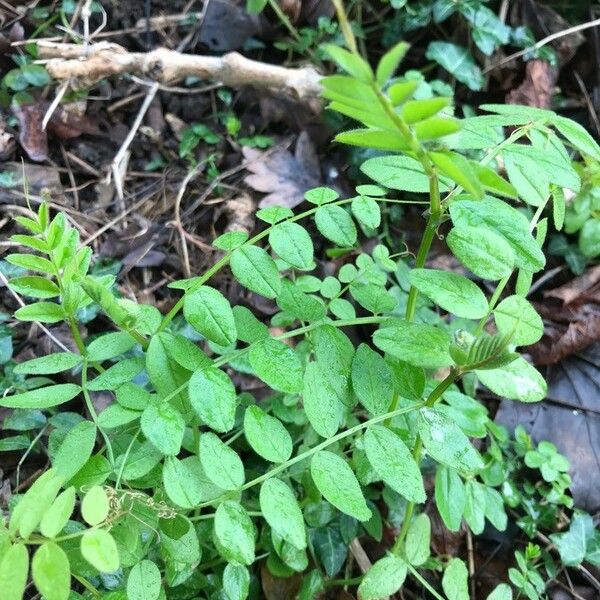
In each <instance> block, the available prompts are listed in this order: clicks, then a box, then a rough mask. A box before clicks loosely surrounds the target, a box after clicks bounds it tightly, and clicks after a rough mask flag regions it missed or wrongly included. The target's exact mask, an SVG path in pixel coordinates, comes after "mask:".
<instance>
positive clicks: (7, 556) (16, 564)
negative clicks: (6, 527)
mask: <svg viewBox="0 0 600 600" xmlns="http://www.w3.org/2000/svg"><path fill="white" fill-rule="evenodd" d="M28 571H29V554H28V553H27V546H25V544H22V543H19V544H13V545H11V546H10V547H9V548H8V550H7V551H6V552H5V553H4V554H3V555H2V557H1V558H0V590H2V593H3V594H6V598H8V599H10V600H12V599H13V598H14V599H15V600H20V599H21V598H22V597H23V593H24V592H25V585H26V584H27V573H28Z"/></svg>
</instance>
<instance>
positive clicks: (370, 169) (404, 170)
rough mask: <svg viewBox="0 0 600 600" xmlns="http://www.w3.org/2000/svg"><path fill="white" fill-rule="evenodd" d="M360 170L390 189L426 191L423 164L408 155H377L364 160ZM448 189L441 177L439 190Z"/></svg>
mask: <svg viewBox="0 0 600 600" xmlns="http://www.w3.org/2000/svg"><path fill="white" fill-rule="evenodd" d="M360 170H361V171H362V172H363V173H364V174H365V175H366V176H367V177H370V178H371V179H373V181H376V182H377V183H379V184H380V185H383V186H385V187H387V188H390V189H392V190H404V191H407V192H428V191H429V178H428V177H427V174H426V173H425V170H424V169H423V165H422V164H421V163H420V162H419V161H418V160H415V159H414V158H410V157H409V156H378V157H376V158H370V159H369V160H367V161H365V162H364V163H363V164H362V165H361V167H360ZM447 189H448V185H447V180H446V179H444V178H442V179H441V181H440V190H442V191H446V190H447Z"/></svg>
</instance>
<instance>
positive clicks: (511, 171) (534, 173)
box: [503, 152, 550, 206]
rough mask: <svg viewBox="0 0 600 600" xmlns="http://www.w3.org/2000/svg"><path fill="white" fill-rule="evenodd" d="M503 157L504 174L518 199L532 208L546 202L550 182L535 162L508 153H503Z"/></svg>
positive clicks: (525, 157)
mask: <svg viewBox="0 0 600 600" xmlns="http://www.w3.org/2000/svg"><path fill="white" fill-rule="evenodd" d="M503 157H504V166H505V168H506V174H507V175H508V179H509V180H510V182H511V183H512V184H513V186H514V187H515V189H516V190H517V192H518V194H519V197H520V198H521V199H522V200H524V201H525V202H527V204H531V205H532V206H540V205H541V204H543V203H544V202H546V200H547V199H548V196H549V195H550V181H549V180H548V177H547V176H546V174H545V173H544V172H543V171H542V170H541V169H540V168H539V167H538V165H537V162H536V161H535V160H534V159H533V158H531V157H529V156H527V155H520V154H513V153H510V152H505V153H504V154H503Z"/></svg>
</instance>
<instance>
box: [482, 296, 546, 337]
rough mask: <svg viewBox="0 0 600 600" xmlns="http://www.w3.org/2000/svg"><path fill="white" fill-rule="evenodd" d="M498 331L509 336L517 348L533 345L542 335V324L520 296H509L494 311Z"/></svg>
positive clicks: (529, 305) (528, 303)
mask: <svg viewBox="0 0 600 600" xmlns="http://www.w3.org/2000/svg"><path fill="white" fill-rule="evenodd" d="M494 319H495V321H496V327H497V328H498V331H499V332H500V333H502V334H504V335H509V334H512V335H511V338H510V340H511V342H512V343H513V344H516V345H517V346H529V345H530V344H535V343H536V342H537V341H538V340H539V339H541V337H542V336H543V335H544V323H543V322H542V318H541V317H540V315H538V313H537V312H536V310H535V308H533V306H532V305H531V303H530V302H528V301H527V300H525V298H523V297H522V296H509V297H508V298H505V299H504V300H502V302H500V304H498V306H497V307H496V308H495V309H494Z"/></svg>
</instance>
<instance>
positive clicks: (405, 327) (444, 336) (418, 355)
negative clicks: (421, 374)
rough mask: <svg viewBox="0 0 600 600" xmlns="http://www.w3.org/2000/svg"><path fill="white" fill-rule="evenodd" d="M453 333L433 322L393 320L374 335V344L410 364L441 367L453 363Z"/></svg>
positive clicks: (431, 367) (426, 367) (430, 367)
mask: <svg viewBox="0 0 600 600" xmlns="http://www.w3.org/2000/svg"><path fill="white" fill-rule="evenodd" d="M450 341H451V340H450V335H449V334H448V333H447V332H446V331H444V330H443V329H439V328H438V327H434V326H433V325H422V324H420V323H409V322H407V321H400V320H394V321H391V322H390V324H389V325H387V324H386V326H384V327H382V328H381V329H378V330H377V331H376V332H375V333H374V334H373V343H374V344H375V345H376V346H377V347H378V348H379V349H380V350H383V351H384V352H388V353H389V354H391V355H392V356H394V357H396V358H399V359H400V360H403V361H405V362H407V363H410V364H411V365H415V366H417V367H424V368H425V369H439V368H441V367H448V366H450V365H451V364H453V362H454V361H453V360H452V358H451V356H450V354H449V350H448V349H449V347H450Z"/></svg>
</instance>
